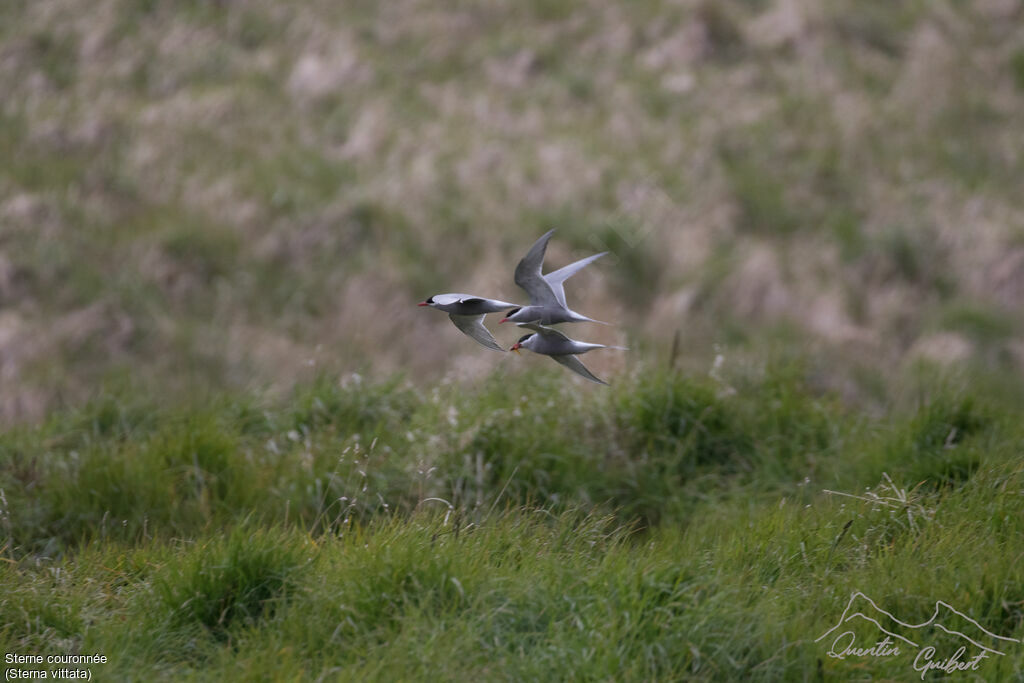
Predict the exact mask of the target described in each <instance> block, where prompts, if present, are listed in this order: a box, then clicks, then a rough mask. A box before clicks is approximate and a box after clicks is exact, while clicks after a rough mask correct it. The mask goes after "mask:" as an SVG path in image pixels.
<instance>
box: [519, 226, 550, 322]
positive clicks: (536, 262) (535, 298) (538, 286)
mask: <svg viewBox="0 0 1024 683" xmlns="http://www.w3.org/2000/svg"><path fill="white" fill-rule="evenodd" d="M554 232H555V231H554V230H549V231H548V232H546V233H544V234H543V235H542V236H541V238H540V239H539V240H537V241H536V242H534V243H533V246H532V247H530V251H528V252H526V256H524V257H523V258H522V260H520V261H519V265H517V266H516V272H515V275H514V279H515V282H516V284H517V285H519V286H520V287H522V288H523V290H525V291H526V293H527V294H528V295H529V297H530V305H531V306H560V305H561V304H560V303H559V302H558V297H557V296H555V292H554V291H553V290H552V289H551V285H549V284H548V281H547V280H545V279H544V276H543V275H541V272H540V271H541V267H542V266H543V265H544V252H545V251H546V250H547V248H548V240H550V239H551V235H552V234H554Z"/></svg>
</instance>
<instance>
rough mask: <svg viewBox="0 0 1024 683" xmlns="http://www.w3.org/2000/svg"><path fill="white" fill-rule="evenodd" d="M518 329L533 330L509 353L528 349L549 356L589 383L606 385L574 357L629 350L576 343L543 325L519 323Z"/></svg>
mask: <svg viewBox="0 0 1024 683" xmlns="http://www.w3.org/2000/svg"><path fill="white" fill-rule="evenodd" d="M519 327H525V328H527V329H529V330H533V332H531V333H530V334H526V335H523V336H522V337H520V338H519V341H517V342H516V343H515V344H513V345H512V348H511V349H509V350H510V351H515V352H516V353H519V349H529V350H530V351H533V352H534V353H539V354H542V355H545V356H551V359H552V360H553V361H555V362H556V363H561V364H562V365H564V366H565V367H567V368H569V369H570V370H572V371H573V372H575V373H577V374H579V375H582V376H583V377H586V378H587V379H589V380H590V381H591V382H597V383H598V384H605V385H607V384H608V382H605V381H604V380H602V379H599V378H598V377H596V376H595V375H594V373H592V372H590V370H587V367H586V366H585V365H583V363H581V362H580V359H579V358H577V357H576V356H578V355H579V354H581V353H586V352H587V351H592V350H594V349H620V350H622V351H628V350H629V349H627V348H625V347H624V346H605V345H604V344H589V343H587V342H581V341H576V340H575V339H569V338H568V337H566V336H565V335H564V334H562V333H561V332H559V331H558V330H553V329H551V328H550V327H544V326H543V325H537V324H534V323H519Z"/></svg>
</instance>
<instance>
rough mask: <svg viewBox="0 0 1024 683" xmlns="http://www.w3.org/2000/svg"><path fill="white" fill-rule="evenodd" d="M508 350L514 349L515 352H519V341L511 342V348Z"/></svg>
mask: <svg viewBox="0 0 1024 683" xmlns="http://www.w3.org/2000/svg"><path fill="white" fill-rule="evenodd" d="M509 351H515V352H516V353H519V342H516V343H515V344H513V345H512V348H511V349H509Z"/></svg>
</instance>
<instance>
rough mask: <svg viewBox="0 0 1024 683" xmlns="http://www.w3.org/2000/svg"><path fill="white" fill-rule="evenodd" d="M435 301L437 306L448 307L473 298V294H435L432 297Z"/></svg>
mask: <svg viewBox="0 0 1024 683" xmlns="http://www.w3.org/2000/svg"><path fill="white" fill-rule="evenodd" d="M430 298H431V299H433V300H434V303H435V304H441V305H442V306H447V305H448V304H457V303H459V302H461V301H463V300H465V299H471V298H473V295H472V294H435V295H434V296H432V297H430Z"/></svg>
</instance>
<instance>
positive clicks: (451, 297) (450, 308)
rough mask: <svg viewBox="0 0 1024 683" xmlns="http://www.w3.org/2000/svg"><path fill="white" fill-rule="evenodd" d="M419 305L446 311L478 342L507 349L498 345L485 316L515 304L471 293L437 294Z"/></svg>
mask: <svg viewBox="0 0 1024 683" xmlns="http://www.w3.org/2000/svg"><path fill="white" fill-rule="evenodd" d="M419 305H420V306H430V307H431V308H437V309H439V310H442V311H444V312H445V313H447V314H448V317H449V318H451V321H452V322H453V323H455V327H457V328H459V330H461V331H462V332H463V333H464V334H466V335H467V336H469V337H471V338H472V339H473V340H475V341H476V342H477V343H479V344H482V345H483V346H486V347H487V348H489V349H493V350H495V351H504V350H505V349H503V348H501V347H500V346H498V342H496V341H495V340H494V337H493V336H492V335H491V333H490V331H489V330H488V329H487V328H486V327H484V316H485V315H487V314H488V313H497V312H498V311H503V310H505V309H506V308H508V307H509V306H515V304H510V303H508V302H507V301H498V300H497V299H485V298H483V297H480V296H473V295H471V294H435V295H434V296H432V297H430V298H429V299H427V300H426V301H421V302H420V303H419Z"/></svg>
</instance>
